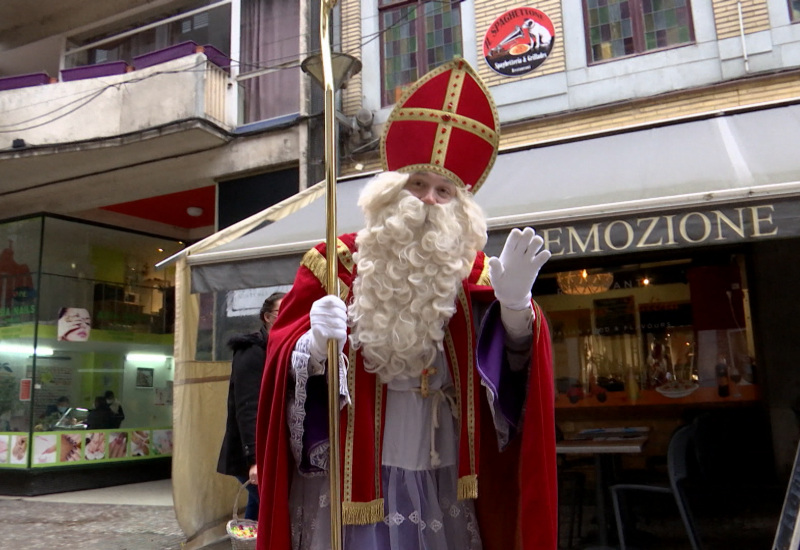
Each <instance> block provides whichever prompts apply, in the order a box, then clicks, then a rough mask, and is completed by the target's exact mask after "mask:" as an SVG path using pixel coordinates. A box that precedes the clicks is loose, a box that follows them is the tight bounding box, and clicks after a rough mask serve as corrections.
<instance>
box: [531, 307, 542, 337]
mask: <svg viewBox="0 0 800 550" xmlns="http://www.w3.org/2000/svg"><path fill="white" fill-rule="evenodd" d="M542 315H543V314H542V308H541V307H539V304H537V303H536V301H535V300H534V302H533V316H534V320H533V322H534V323H536V325H535V327H534V328H535V329H536V330H534V332H533V338H534V342H537V343H538V342H539V335H540V334H541V332H542Z"/></svg>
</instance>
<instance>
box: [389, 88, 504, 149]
mask: <svg viewBox="0 0 800 550" xmlns="http://www.w3.org/2000/svg"><path fill="white" fill-rule="evenodd" d="M453 74H455V73H453ZM450 82H453V76H452V75H451V77H450ZM462 83H463V82H462ZM457 85H458V84H457ZM458 86H459V89H458V91H457V92H456V93H457V94H461V87H460V85H458ZM453 109H454V107H453V105H452V104H450V105H449V106H448V104H447V103H446V104H445V105H444V106H443V107H442V108H441V110H440V109H427V108H412V107H402V108H400V109H398V110H397V112H396V113H395V114H396V118H395V120H400V121H406V122H409V121H412V122H438V124H439V127H438V128H437V132H436V135H437V136H439V135H440V134H444V131H443V130H445V129H446V130H447V131H450V130H451V129H452V128H458V129H459V130H462V131H464V132H469V133H470V134H473V135H474V136H475V137H478V138H480V139H482V140H484V141H486V142H487V143H490V144H491V145H493V146H496V145H497V144H499V143H500V135H499V134H498V133H497V132H495V131H494V130H492V128H490V127H489V126H487V125H486V124H483V123H482V122H478V121H477V120H474V119H471V118H469V117H465V116H464V115H459V114H455V113H454V112H453ZM437 143H439V144H440V145H442V142H440V141H439V142H437ZM437 149H438V148H437ZM444 151H445V152H446V151H447V148H446V147H444ZM436 152H437V151H436V150H434V151H433V155H432V157H431V158H432V159H434V160H435V159H436V158H437V156H436ZM441 158H444V155H442V157H441Z"/></svg>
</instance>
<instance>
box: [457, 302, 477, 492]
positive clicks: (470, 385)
mask: <svg viewBox="0 0 800 550" xmlns="http://www.w3.org/2000/svg"><path fill="white" fill-rule="evenodd" d="M458 301H459V302H461V307H462V308H463V309H464V316H465V317H466V318H467V319H466V323H467V327H466V331H467V344H466V346H467V349H468V350H469V352H468V354H469V355H468V356H467V357H468V358H467V395H466V396H464V397H465V399H466V400H467V437H468V438H469V471H470V473H471V474H475V473H476V472H477V470H476V467H475V463H476V460H475V380H474V377H475V352H474V350H475V348H474V347H473V342H472V336H473V335H472V320H471V319H470V315H469V302H468V301H467V294H466V292H464V287H463V286H462V287H460V288H459V289H458ZM459 482H460V480H459ZM476 483H477V482H476ZM475 490H476V491H477V485H476V489H475Z"/></svg>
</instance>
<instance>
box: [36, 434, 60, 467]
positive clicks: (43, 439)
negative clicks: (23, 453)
mask: <svg viewBox="0 0 800 550" xmlns="http://www.w3.org/2000/svg"><path fill="white" fill-rule="evenodd" d="M57 448H58V440H57V438H56V436H55V435H37V436H36V437H34V439H33V462H35V463H36V464H52V463H54V462H55V461H56V450H57Z"/></svg>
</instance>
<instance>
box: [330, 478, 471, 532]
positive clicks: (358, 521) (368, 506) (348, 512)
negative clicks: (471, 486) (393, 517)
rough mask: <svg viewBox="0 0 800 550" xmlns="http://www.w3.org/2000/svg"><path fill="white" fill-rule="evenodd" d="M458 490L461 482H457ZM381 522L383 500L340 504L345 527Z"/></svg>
mask: <svg viewBox="0 0 800 550" xmlns="http://www.w3.org/2000/svg"><path fill="white" fill-rule="evenodd" d="M458 482H459V488H460V487H461V480H460V479H459V480H458ZM380 521H383V499H382V498H378V499H375V500H373V501H371V502H349V501H345V502H343V503H342V523H343V524H345V525H369V524H371V523H378V522H380Z"/></svg>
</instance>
